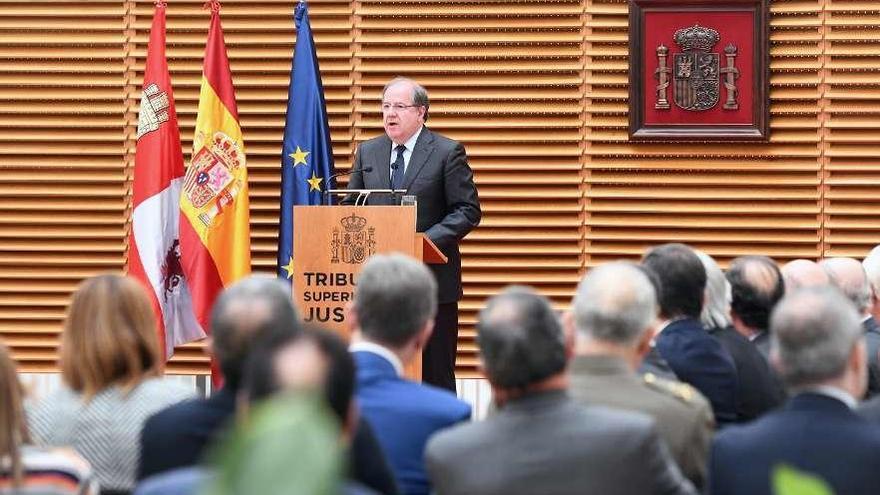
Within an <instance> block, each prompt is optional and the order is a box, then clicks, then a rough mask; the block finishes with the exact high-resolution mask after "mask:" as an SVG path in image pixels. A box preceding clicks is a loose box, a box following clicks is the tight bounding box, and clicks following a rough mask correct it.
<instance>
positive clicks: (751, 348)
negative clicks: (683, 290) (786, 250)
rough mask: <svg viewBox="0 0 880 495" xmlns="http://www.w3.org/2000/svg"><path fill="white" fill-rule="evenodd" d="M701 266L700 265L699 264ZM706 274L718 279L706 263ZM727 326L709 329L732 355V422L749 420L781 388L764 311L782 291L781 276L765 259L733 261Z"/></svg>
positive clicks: (780, 397)
mask: <svg viewBox="0 0 880 495" xmlns="http://www.w3.org/2000/svg"><path fill="white" fill-rule="evenodd" d="M704 263H705V262H704ZM712 265H713V267H712V268H707V270H706V271H707V273H710V274H711V275H710V276H709V278H710V279H711V278H712V276H713V275H714V276H716V277H719V276H720V277H722V278H723V277H724V276H723V275H721V270H719V269H718V265H715V264H714V262H713V263H712ZM727 281H728V282H729V284H730V287H731V299H730V301H731V303H730V306H731V317H732V327H731V326H728V327H726V328H721V329H715V330H714V331H713V330H710V333H711V334H712V335H713V336H715V338H717V339H718V340H720V341H721V343H722V344H723V345H724V346H725V347H726V348H727V350H728V351H729V352H730V355H731V356H733V362H734V363H735V364H736V372H737V377H738V379H739V380H738V385H739V387H738V388H737V404H738V405H737V419H738V420H739V421H740V422H743V423H744V422H747V421H751V420H753V419H755V418H757V417H758V416H761V415H762V414H764V413H766V412H767V411H770V410H772V409H775V408H777V407H779V406H780V405H782V403H783V402H785V387H784V386H783V385H782V381H781V380H780V379H779V376H778V375H777V374H776V372H775V371H773V369H772V368H771V367H770V362H769V361H768V359H769V356H770V332H769V327H770V313H771V312H772V311H773V308H774V307H776V304H778V303H779V301H780V300H781V299H782V296H783V295H784V293H785V284H784V282H783V281H782V274H781V273H780V272H779V268H778V267H777V266H776V263H775V262H774V261H773V260H772V259H770V258H767V257H766V256H744V257H741V258H736V259H735V260H733V261H732V262H731V263H730V268H728V270H727Z"/></svg>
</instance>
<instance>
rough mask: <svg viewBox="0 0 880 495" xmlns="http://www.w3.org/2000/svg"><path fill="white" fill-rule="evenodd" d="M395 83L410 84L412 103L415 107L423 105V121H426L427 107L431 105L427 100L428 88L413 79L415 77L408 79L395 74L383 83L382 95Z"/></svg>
mask: <svg viewBox="0 0 880 495" xmlns="http://www.w3.org/2000/svg"><path fill="white" fill-rule="evenodd" d="M397 83H409V84H411V85H412V88H413V92H412V102H413V105H415V106H417V107H425V118H424V121H425V122H427V121H428V109H429V108H430V107H431V102H430V101H429V100H428V90H427V89H425V87H424V86H422V85H421V84H419V83H418V82H416V81H415V79H410V78H408V77H403V76H397V77H395V78H394V79H392V80H390V81H388V83H387V84H385V87H384V88H382V97H383V98H384V97H385V93H386V92H387V91H388V88H390V87H391V86H394V85H395V84H397Z"/></svg>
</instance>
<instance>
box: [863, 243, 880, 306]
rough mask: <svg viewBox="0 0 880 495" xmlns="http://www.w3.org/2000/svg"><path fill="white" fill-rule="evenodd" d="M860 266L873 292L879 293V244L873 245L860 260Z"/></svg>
mask: <svg viewBox="0 0 880 495" xmlns="http://www.w3.org/2000/svg"><path fill="white" fill-rule="evenodd" d="M862 267H863V268H864V269H865V274H867V276H868V282H869V283H870V284H871V289H873V291H874V293H875V294H878V295H880V245H877V246H874V249H872V250H871V252H870V253H868V256H866V257H865V259H864V260H862Z"/></svg>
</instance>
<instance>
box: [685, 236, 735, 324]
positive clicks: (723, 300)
mask: <svg viewBox="0 0 880 495" xmlns="http://www.w3.org/2000/svg"><path fill="white" fill-rule="evenodd" d="M694 252H695V253H697V257H698V258H700V261H701V262H702V263H703V268H705V269H706V302H705V303H704V304H703V312H702V313H700V321H702V322H703V326H704V327H706V328H707V329H712V328H726V327H729V326H730V325H731V323H732V322H731V319H730V282H728V281H727V277H725V276H724V272H722V271H721V268H720V267H719V266H718V263H716V262H715V259H714V258H712V257H711V256H709V255H708V254H706V253H704V252H702V251H700V250H698V249H694Z"/></svg>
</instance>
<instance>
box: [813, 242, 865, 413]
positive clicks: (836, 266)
mask: <svg viewBox="0 0 880 495" xmlns="http://www.w3.org/2000/svg"><path fill="white" fill-rule="evenodd" d="M819 265H820V266H821V267H822V268H824V269H825V273H827V274H828V279H829V280H830V281H831V285H833V286H835V287H837V288H838V289H840V292H842V293H843V295H844V296H846V297H847V299H849V300H850V301H852V303H853V304H855V306H856V310H858V312H859V316H860V317H861V319H862V329H863V330H864V331H865V347H866V349H867V353H868V390H867V392H866V394H865V398H870V397H873V396H875V395H877V394H880V363H878V356H877V354H878V353H880V327H878V326H877V321H876V320H875V319H874V316H873V315H872V314H871V309H872V308H873V306H874V291H873V290H872V289H871V283H870V282H869V280H868V275H867V274H866V273H865V268H864V267H863V266H862V263H859V261H858V260H855V259H853V258H826V259H824V260H822V261H821V262H820V263H819ZM859 398H860V399H861V397H859Z"/></svg>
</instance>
